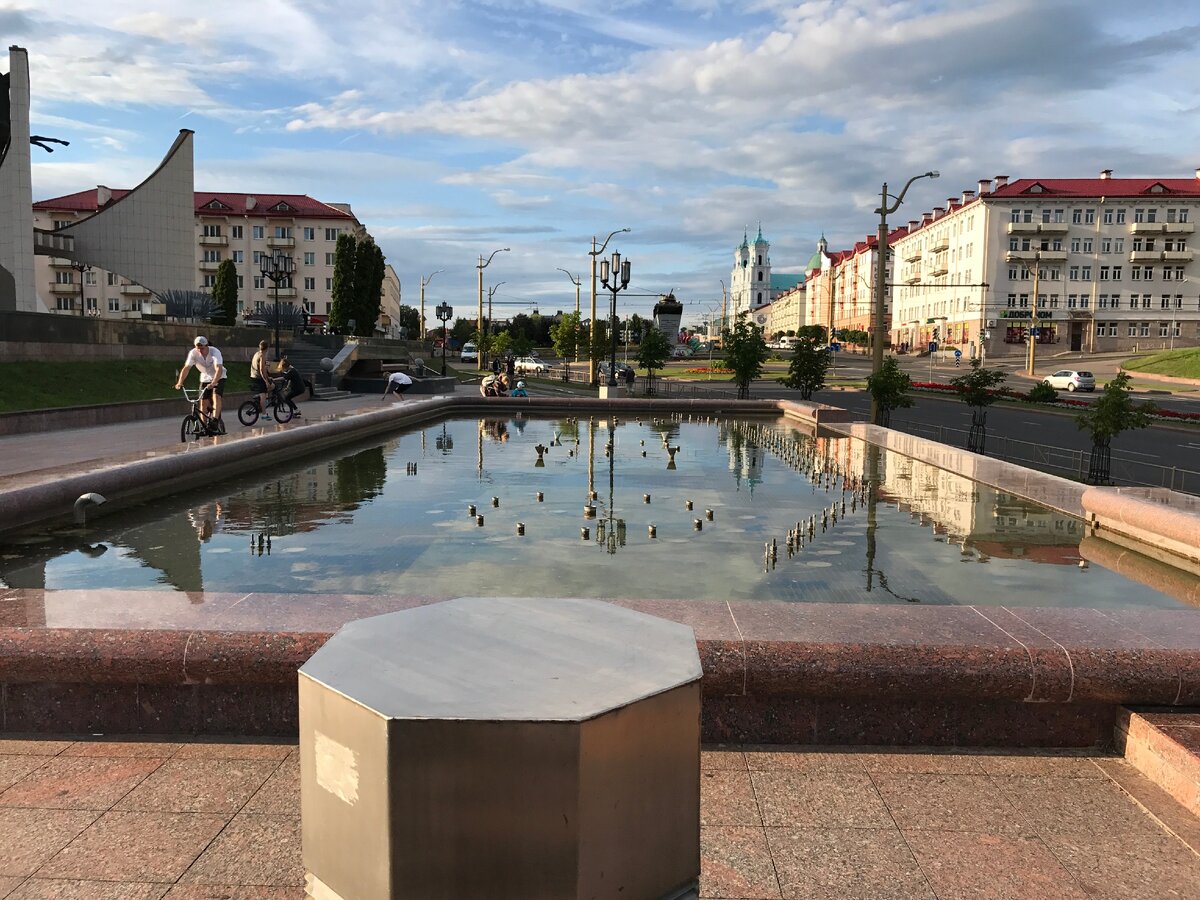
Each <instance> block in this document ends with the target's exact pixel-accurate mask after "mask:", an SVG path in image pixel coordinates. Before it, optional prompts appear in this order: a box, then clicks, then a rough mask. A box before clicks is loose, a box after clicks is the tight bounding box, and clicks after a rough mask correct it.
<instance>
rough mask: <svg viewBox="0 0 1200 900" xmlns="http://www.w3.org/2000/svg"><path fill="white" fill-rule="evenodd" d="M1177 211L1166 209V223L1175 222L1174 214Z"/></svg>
mask: <svg viewBox="0 0 1200 900" xmlns="http://www.w3.org/2000/svg"><path fill="white" fill-rule="evenodd" d="M1177 211H1178V210H1174V209H1168V210H1167V221H1168V222H1174V221H1175V213H1176V212H1177Z"/></svg>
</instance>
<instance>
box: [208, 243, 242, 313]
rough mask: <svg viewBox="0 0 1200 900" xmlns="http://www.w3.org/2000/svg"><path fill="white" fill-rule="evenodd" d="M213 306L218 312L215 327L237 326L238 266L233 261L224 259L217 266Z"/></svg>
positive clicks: (214, 279) (213, 289) (213, 288)
mask: <svg viewBox="0 0 1200 900" xmlns="http://www.w3.org/2000/svg"><path fill="white" fill-rule="evenodd" d="M212 298H213V305H214V306H215V307H216V311H215V312H214V314H213V316H212V320H211V321H212V323H213V324H214V325H236V324H237V299H238V286H237V266H235V265H234V264H233V260H232V259H223V260H221V264H220V265H219V266H217V274H216V276H215V277H214V278H213V286H212Z"/></svg>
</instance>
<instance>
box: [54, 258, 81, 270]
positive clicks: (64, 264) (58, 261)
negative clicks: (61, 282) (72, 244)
mask: <svg viewBox="0 0 1200 900" xmlns="http://www.w3.org/2000/svg"><path fill="white" fill-rule="evenodd" d="M73 265H75V261H74V260H73V259H67V258H66V257H64V256H52V257H50V266H51V268H55V269H69V268H71V267H72V266H73Z"/></svg>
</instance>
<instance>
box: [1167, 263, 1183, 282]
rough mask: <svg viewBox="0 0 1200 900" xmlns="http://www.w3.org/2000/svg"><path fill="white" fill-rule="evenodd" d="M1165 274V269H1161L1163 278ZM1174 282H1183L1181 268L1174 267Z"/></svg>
mask: <svg viewBox="0 0 1200 900" xmlns="http://www.w3.org/2000/svg"><path fill="white" fill-rule="evenodd" d="M1166 272H1167V270H1166V269H1163V277H1164V278H1165V277H1166ZM1175 280H1176V281H1183V266H1176V267H1175Z"/></svg>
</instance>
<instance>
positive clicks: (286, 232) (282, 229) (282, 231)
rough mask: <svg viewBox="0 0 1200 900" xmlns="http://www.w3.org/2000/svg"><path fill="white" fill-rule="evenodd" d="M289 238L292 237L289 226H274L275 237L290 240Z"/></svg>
mask: <svg viewBox="0 0 1200 900" xmlns="http://www.w3.org/2000/svg"><path fill="white" fill-rule="evenodd" d="M291 236H292V229H291V228H290V227H289V226H287V225H276V226H275V237H277V238H290V237H291Z"/></svg>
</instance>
